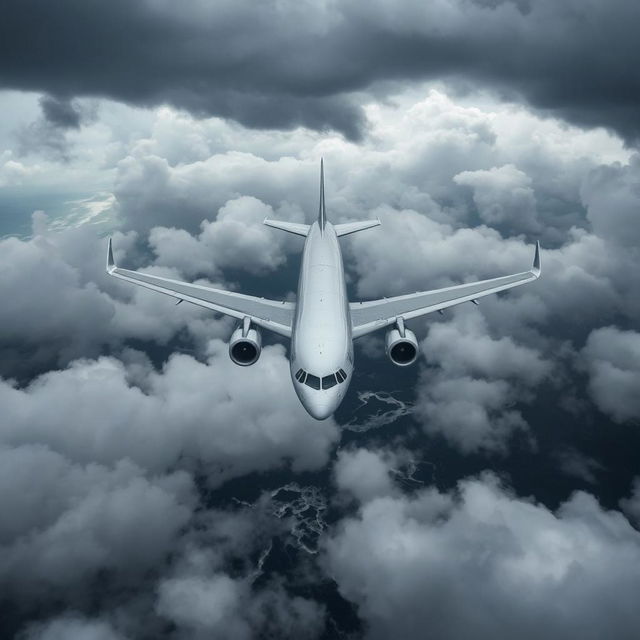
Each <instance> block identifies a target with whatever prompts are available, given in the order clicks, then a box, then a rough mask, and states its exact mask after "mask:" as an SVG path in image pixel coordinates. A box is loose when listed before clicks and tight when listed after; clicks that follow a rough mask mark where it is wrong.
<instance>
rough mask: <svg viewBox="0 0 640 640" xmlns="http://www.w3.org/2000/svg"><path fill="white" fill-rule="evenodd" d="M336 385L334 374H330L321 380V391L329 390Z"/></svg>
mask: <svg viewBox="0 0 640 640" xmlns="http://www.w3.org/2000/svg"><path fill="white" fill-rule="evenodd" d="M337 384H338V381H337V380H336V375H335V373H332V374H330V375H328V376H325V377H324V378H322V388H323V389H331V387H335V386H336V385H337Z"/></svg>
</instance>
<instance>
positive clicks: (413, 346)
mask: <svg viewBox="0 0 640 640" xmlns="http://www.w3.org/2000/svg"><path fill="white" fill-rule="evenodd" d="M386 350H387V355H388V356H389V358H390V360H391V362H393V364H396V365H398V366H399V367H406V366H408V365H410V364H413V363H414V362H415V361H416V358H417V357H418V340H417V339H416V334H415V333H413V331H410V330H409V329H405V330H404V337H402V335H401V334H400V331H399V330H398V329H391V330H389V331H387V339H386Z"/></svg>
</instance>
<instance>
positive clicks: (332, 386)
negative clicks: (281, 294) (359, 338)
mask: <svg viewBox="0 0 640 640" xmlns="http://www.w3.org/2000/svg"><path fill="white" fill-rule="evenodd" d="M290 365H291V378H292V380H293V386H294V389H295V391H296V393H297V394H298V397H299V398H300V402H302V404H303V405H304V407H305V409H306V410H307V411H308V412H309V413H310V414H311V415H312V416H313V417H314V418H317V419H318V420H323V419H324V418H327V417H328V416H330V415H331V414H332V413H333V412H334V411H335V410H336V408H337V407H338V405H339V404H340V402H342V399H343V398H344V395H345V393H346V391H347V388H348V386H349V382H350V381H351V376H352V374H353V341H352V337H351V317H350V313H349V300H348V298H347V288H346V284H345V279H344V267H343V263H342V253H341V251H340V244H339V242H338V237H337V235H336V232H335V230H334V228H333V225H332V224H331V223H330V222H326V223H325V225H324V229H321V228H320V226H319V223H318V222H314V223H313V224H312V225H311V228H310V230H309V234H308V235H307V238H306V240H305V244H304V251H303V255H302V266H301V269H300V280H299V283H298V299H297V306H296V314H295V318H294V323H293V328H292V334H291V358H290ZM301 372H302V373H301Z"/></svg>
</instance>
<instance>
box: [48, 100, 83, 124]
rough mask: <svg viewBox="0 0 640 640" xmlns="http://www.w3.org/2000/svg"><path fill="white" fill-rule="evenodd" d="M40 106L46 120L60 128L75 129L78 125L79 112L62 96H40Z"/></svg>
mask: <svg viewBox="0 0 640 640" xmlns="http://www.w3.org/2000/svg"><path fill="white" fill-rule="evenodd" d="M40 108H41V109H42V114H43V115H44V117H45V119H46V120H47V122H49V123H50V124H52V125H53V126H55V127H61V128H62V129H77V128H78V127H79V126H80V112H79V111H78V110H77V109H76V108H75V107H74V105H73V104H72V103H71V102H70V101H69V100H65V99H64V98H62V99H61V98H56V97H54V96H42V98H40Z"/></svg>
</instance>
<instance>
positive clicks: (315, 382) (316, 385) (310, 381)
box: [305, 373, 320, 389]
mask: <svg viewBox="0 0 640 640" xmlns="http://www.w3.org/2000/svg"><path fill="white" fill-rule="evenodd" d="M305 384H306V385H307V386H309V387H311V388H312V389H320V378H318V376H314V375H313V374H312V373H308V374H307V380H306V382H305Z"/></svg>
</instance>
